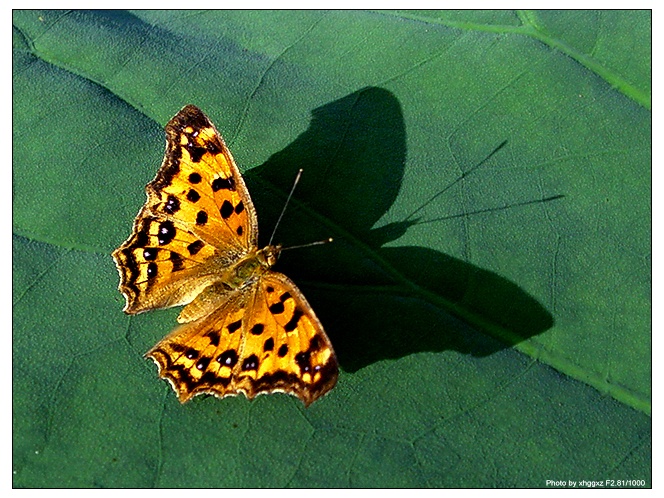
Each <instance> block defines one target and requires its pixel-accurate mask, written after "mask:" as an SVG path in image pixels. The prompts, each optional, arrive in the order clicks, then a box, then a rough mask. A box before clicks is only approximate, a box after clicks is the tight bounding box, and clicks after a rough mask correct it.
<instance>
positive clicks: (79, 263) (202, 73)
mask: <svg viewBox="0 0 664 498" xmlns="http://www.w3.org/2000/svg"><path fill="white" fill-rule="evenodd" d="M13 14H14V19H13V36H14V40H13V49H14V50H13V90H14V91H13V147H14V150H13V152H14V154H13V233H14V235H13V327H14V328H13V358H12V359H13V377H12V383H13V385H12V388H13V392H12V394H13V472H14V479H13V484H14V486H16V487H155V486H157V487H181V486H189V487H282V486H291V487H323V486H327V487H345V486H355V487H426V486H431V487H436V486H442V487H531V486H532V487H552V486H553V485H552V484H550V483H547V479H551V480H560V479H577V480H582V479H589V480H594V481H598V480H602V481H603V480H604V479H616V480H617V479H636V480H638V479H643V480H644V485H645V486H650V475H651V459H650V451H651V443H650V441H651V439H650V438H651V419H650V416H649V415H650V398H651V382H650V379H651V364H650V356H651V349H650V310H651V304H650V299H651V297H650V288H651V282H650V274H651V255H650V239H651V232H650V226H651V211H650V202H649V199H650V193H651V190H650V173H651V168H650V160H651V157H650V150H651V139H650V137H651V125H650V123H651V113H650V93H651V86H650V71H651V69H650V67H651V60H650V51H651V46H650V32H651V19H650V13H649V12H648V11H611V12H606V11H599V12H598V11H574V12H560V11H547V12H510V11H483V12H473V11H461V12H447V11H444V12H410V11H409V12H396V11H389V12H360V11H350V12H340V11H331V12H317V11H275V12H268V11H213V12H207V11H200V12H199V11H186V12H179V11H165V12H164V11H139V12H125V11H111V12H104V11H88V12H80V11H67V12H65V11H44V12H42V11H14V13H13ZM187 103H193V104H196V105H198V106H199V107H201V108H202V109H203V110H204V111H205V112H206V113H207V114H208V115H209V116H210V117H211V119H212V120H213V121H214V122H215V124H216V126H217V128H218V129H219V130H220V131H221V132H222V133H223V134H224V136H225V138H226V140H227V143H228V144H229V147H230V149H231V150H232V151H233V154H234V156H235V159H236V161H237V162H238V164H239V165H240V168H241V169H242V171H243V172H244V173H245V176H246V179H247V182H248V185H249V189H250V192H251V193H252V198H253V199H254V202H255V204H256V207H257V210H258V214H259V219H260V226H261V238H262V243H266V242H267V240H268V238H269V236H270V233H271V231H272V229H273V227H274V224H275V222H276V218H277V216H278V214H279V212H280V210H281V207H282V206H283V203H284V200H285V197H286V194H287V192H288V190H289V189H290V186H291V184H292V181H293V179H294V176H295V173H296V171H297V170H298V169H299V168H303V169H304V175H303V177H302V181H301V183H300V185H298V188H297V191H296V193H295V197H294V199H293V201H292V204H291V206H290V207H289V210H288V211H287V213H286V216H285V217H284V221H283V222H282V224H281V225H280V226H279V228H278V230H277V235H276V239H277V240H278V241H280V242H282V243H283V244H284V245H295V244H300V243H306V242H309V241H313V240H320V239H323V238H325V237H330V236H331V237H333V238H334V239H335V241H334V243H333V244H327V245H324V246H319V247H315V248H310V249H302V250H298V251H292V252H290V251H288V252H286V253H284V254H283V255H282V258H281V260H280V261H279V264H278V267H277V268H278V269H279V270H280V271H283V272H284V273H286V274H288V275H289V276H291V277H292V278H293V279H294V280H295V281H296V282H297V283H298V285H299V286H300V287H301V288H302V290H303V292H304V293H305V295H306V296H307V298H308V300H309V301H310V303H311V304H312V305H313V307H314V309H315V310H316V312H317V314H318V315H319V317H320V318H321V321H322V322H323V323H324V325H325V328H326V331H327V332H328V335H329V336H330V338H331V340H332V342H333V344H334V346H335V349H336V351H337V354H338V357H339V360H340V364H341V368H342V372H341V374H340V377H339V382H338V385H337V387H335V388H334V390H332V391H331V392H330V394H328V395H327V396H326V397H324V398H323V399H321V400H319V401H317V402H316V403H314V404H313V405H312V406H311V407H310V408H308V409H305V408H304V407H303V406H302V404H301V403H300V402H299V401H298V400H297V399H295V398H292V397H289V396H286V395H282V394H275V395H270V396H262V397H259V398H257V399H256V400H254V401H251V402H250V401H248V400H246V399H245V398H243V397H239V398H228V399H224V400H218V399H216V398H212V397H209V398H203V397H198V398H196V399H195V400H194V401H192V402H190V403H188V404H186V405H180V404H179V403H178V402H177V400H176V397H175V395H174V394H173V392H172V391H171V389H170V387H169V386H167V385H166V384H165V383H163V382H161V381H159V380H158V379H157V375H156V369H155V367H154V365H152V364H151V363H150V362H148V361H146V360H145V359H144V358H143V354H144V353H145V351H147V350H148V349H149V348H150V347H151V346H152V345H153V344H154V343H155V342H156V341H158V340H159V339H160V338H161V337H162V336H163V335H165V334H166V333H167V332H168V331H169V330H170V329H171V328H172V327H173V326H174V325H175V316H176V314H177V310H167V311H153V312H151V313H148V314H143V315H138V316H134V317H128V316H126V315H124V314H123V313H122V312H121V309H122V305H123V298H122V296H121V295H120V293H119V292H117V290H116V287H117V281H118V277H117V272H116V270H115V268H114V264H113V262H112V259H111V257H110V253H111V251H112V250H113V249H114V248H115V247H117V246H118V245H119V244H121V243H122V241H123V240H124V239H125V238H126V237H127V236H128V235H129V233H130V229H131V223H132V221H133V218H134V216H135V215H136V213H137V212H138V209H139V208H140V207H141V205H142V204H143V202H144V200H145V194H144V192H143V187H144V185H145V184H146V183H147V182H148V181H149V180H150V179H151V178H153V177H154V175H155V173H156V170H157V168H158V167H159V164H160V161H161V155H162V152H163V132H162V127H163V125H164V124H165V123H166V122H167V121H168V119H169V118H170V117H171V116H172V115H174V114H175V113H176V112H177V111H178V110H179V109H180V108H181V107H182V106H184V105H185V104H187ZM607 485H608V484H607ZM632 486H633V487H642V486H640V485H639V484H638V483H637V484H633V485H632ZM621 487H624V485H621Z"/></svg>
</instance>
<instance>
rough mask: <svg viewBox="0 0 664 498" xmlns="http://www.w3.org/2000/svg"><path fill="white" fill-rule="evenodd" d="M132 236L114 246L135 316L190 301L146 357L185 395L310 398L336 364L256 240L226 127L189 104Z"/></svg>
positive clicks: (310, 316)
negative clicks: (222, 129) (223, 129)
mask: <svg viewBox="0 0 664 498" xmlns="http://www.w3.org/2000/svg"><path fill="white" fill-rule="evenodd" d="M146 193H147V197H148V198H147V201H146V203H145V205H144V206H143V207H142V208H141V210H140V212H139V213H138V216H137V217H136V220H135V222H134V228H133V232H132V234H131V236H130V237H129V238H128V239H127V240H126V241H125V242H124V244H122V245H121V246H120V247H119V248H118V249H116V250H115V251H114V252H113V258H114V259H115V263H116V265H117V267H118V271H119V272H120V286H119V289H120V291H121V292H122V293H123V294H124V296H125V299H126V306H125V308H124V311H125V312H127V313H130V314H135V313H141V312H143V311H147V310H151V309H156V308H168V307H171V306H178V305H186V306H185V307H184V308H183V309H182V311H181V313H180V315H179V316H178V322H179V323H181V324H182V325H180V326H179V327H177V328H176V329H175V330H174V331H173V332H172V333H171V334H170V335H168V336H167V337H165V338H164V339H162V340H161V341H160V342H159V343H158V344H157V345H156V346H154V347H153V348H152V349H151V350H150V351H148V353H147V354H146V356H148V357H150V358H152V359H153V360H154V361H155V363H157V365H158V367H159V375H160V377H162V378H166V379H167V380H168V381H169V382H170V383H171V385H172V386H173V389H174V390H175V392H176V393H177V395H178V397H179V399H180V401H181V402H183V403H184V402H185V401H187V400H189V399H191V398H192V397H193V396H195V395H197V394H202V393H209V394H214V395H215V396H219V397H221V398H223V397H225V396H230V395H236V394H237V393H244V394H245V395H246V396H247V397H248V398H250V399H251V398H253V397H255V396H257V395H259V394H263V393H272V392H285V393H288V394H292V395H294V396H297V397H299V398H300V399H301V400H302V401H303V402H304V404H305V405H307V406H308V405H309V404H311V403H312V402H313V401H315V400H316V399H318V398H319V397H320V396H322V395H323V394H325V393H326V392H327V391H329V390H330V389H332V387H334V385H335V383H336V381H337V375H338V365H337V359H336V356H335V354H334V351H333V349H332V344H331V343H330V340H329V339H328V337H327V335H326V334H325V331H324V330H323V326H322V325H321V323H320V322H319V321H318V318H316V315H315V314H314V311H313V310H312V309H311V306H309V303H307V300H306V299H305V298H304V296H303V295H302V293H301V292H300V290H299V289H298V288H297V287H296V286H295V284H294V283H293V282H292V281H291V280H290V279H289V278H288V277H286V276H285V275H283V274H281V273H277V272H274V271H272V270H271V267H272V266H273V265H274V264H275V263H276V261H277V258H278V256H279V253H280V251H281V246H279V245H276V246H275V245H268V246H267V247H264V248H263V249H259V248H258V246H257V239H258V223H257V219H256V211H255V209H254V205H253V203H252V202H251V197H249V192H248V191H247V187H246V186H245V184H244V180H243V179H242V176H241V175H240V171H239V170H238V167H237V166H236V164H235V161H234V160H233V157H232V156H231V153H230V151H229V150H228V148H227V147H226V144H225V143H224V140H223V139H222V138H221V135H220V134H219V132H218V131H217V130H216V129H215V127H214V125H213V124H212V123H211V122H210V120H209V119H208V117H207V116H206V115H205V114H204V113H203V112H202V111H201V110H200V109H198V108H197V107H195V106H193V105H188V106H186V107H184V108H183V109H182V110H181V111H180V112H178V113H177V114H176V115H175V117H173V119H171V120H170V121H169V123H168V124H167V125H166V153H165V156H164V161H163V163H162V166H161V168H160V169H159V171H158V172H157V176H156V177H155V179H154V180H153V181H152V182H150V183H149V184H148V185H147V187H146Z"/></svg>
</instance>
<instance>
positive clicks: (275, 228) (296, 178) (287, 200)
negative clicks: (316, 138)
mask: <svg viewBox="0 0 664 498" xmlns="http://www.w3.org/2000/svg"><path fill="white" fill-rule="evenodd" d="M301 176H302V168H300V171H298V172H297V176H296V177H295V181H294V182H293V186H292V187H291V189H290V193H289V194H288V199H286V202H285V203H284V208H283V209H282V210H281V214H280V215H279V218H278V219H277V223H276V224H275V225H274V230H272V236H271V237H270V242H268V244H267V245H268V246H271V245H272V240H273V239H274V234H275V233H277V227H278V226H279V223H281V218H283V217H284V213H285V212H286V208H287V207H288V203H289V202H290V200H291V197H293V192H295V187H297V183H298V182H299V181H300V177H301Z"/></svg>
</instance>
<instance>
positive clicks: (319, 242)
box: [281, 237, 333, 251]
mask: <svg viewBox="0 0 664 498" xmlns="http://www.w3.org/2000/svg"><path fill="white" fill-rule="evenodd" d="M332 240H333V239H332V237H330V238H328V239H325V240H317V241H316V242H309V243H308V244H301V245H299V246H290V247H282V248H281V250H282V251H287V250H289V249H301V248H303V247H311V246H319V245H321V244H328V243H330V242H332Z"/></svg>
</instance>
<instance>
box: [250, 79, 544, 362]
mask: <svg viewBox="0 0 664 498" xmlns="http://www.w3.org/2000/svg"><path fill="white" fill-rule="evenodd" d="M405 161H406V131H405V125H404V120H403V116H402V113H401V106H400V104H399V102H398V100H397V99H396V97H395V96H394V95H393V94H392V93H390V92H389V91H387V90H384V89H381V88H376V87H367V88H363V89H361V90H359V91H356V92H354V93H352V94H350V95H348V96H346V97H343V98H341V99H339V100H335V101H333V102H330V103H329V104H326V105H323V106H321V107H319V108H317V109H315V110H314V111H313V113H312V120H311V124H310V126H309V128H308V129H307V130H306V131H305V132H304V133H302V134H301V135H300V136H298V137H297V139H296V140H295V141H294V142H292V143H291V144H290V145H288V146H287V147H286V148H284V149H283V150H281V151H279V152H277V153H276V154H274V155H272V156H271V157H270V158H269V159H268V160H267V161H266V162H265V163H264V164H263V165H261V166H260V167H257V168H254V169H252V170H251V171H249V172H248V173H247V175H246V179H247V183H248V184H249V190H250V192H252V198H253V199H254V203H255V204H256V208H257V211H258V214H259V223H260V225H261V228H262V230H261V241H260V242H261V245H264V244H267V243H268V240H269V238H270V235H271V231H272V227H274V224H275V223H276V220H277V217H278V215H279V210H280V208H275V206H280V207H281V206H282V205H283V203H284V201H285V197H286V193H287V192H288V191H289V190H290V188H291V186H292V182H293V179H294V178H295V176H296V174H297V171H298V170H299V169H300V168H302V169H303V170H304V174H303V176H302V179H301V181H300V184H299V185H298V186H297V189H296V191H295V194H294V197H293V199H292V201H291V205H290V206H289V208H288V211H287V212H286V214H285V216H284V218H283V221H282V222H281V225H280V226H279V227H278V229H277V234H276V237H275V241H276V242H281V243H283V244H284V245H285V246H288V245H298V244H302V243H306V242H310V241H315V240H322V239H325V238H327V237H330V236H332V237H333V238H334V242H333V243H331V244H326V245H323V246H319V247H313V248H308V249H302V250H297V251H293V252H290V251H285V252H284V253H282V256H281V258H280V261H279V263H278V264H277V267H276V269H277V270H279V271H282V272H284V273H286V274H287V275H289V276H290V277H291V278H292V279H293V280H294V281H295V282H296V283H297V284H298V286H300V288H301V289H302V291H303V293H304V294H305V296H306V297H307V299H308V300H309V302H310V304H311V305H312V307H313V309H314V310H315V311H316V314H317V315H318V316H319V318H320V319H321V321H322V323H323V324H324V326H325V329H326V331H327V333H328V335H329V336H330V339H331V341H332V343H333V345H334V347H335V350H336V352H337V355H338V358H339V363H340V365H341V367H342V368H343V369H344V370H345V371H349V372H354V371H356V370H358V369H360V368H363V367H365V366H367V365H369V364H371V363H374V362H376V361H379V360H384V359H396V358H401V357H404V356H406V355H410V354H413V353H419V352H440V351H445V350H454V351H458V352H460V353H465V354H470V355H473V356H486V355H489V354H492V353H494V352H497V351H499V350H502V349H504V348H507V347H511V346H513V345H514V344H517V343H519V342H521V341H523V340H526V339H528V338H529V337H532V336H534V335H537V334H540V333H542V332H544V331H545V330H547V329H549V328H550V327H551V326H552V325H553V317H552V315H551V313H549V312H548V311H547V310H546V309H545V308H544V307H543V306H542V305H541V304H540V303H539V302H537V300H535V299H534V298H533V297H532V296H530V295H529V294H528V293H527V292H525V291H524V290H522V289H521V288H520V287H519V286H518V285H517V284H515V283H514V282H511V281H509V280H508V279H506V278H504V277H502V276H500V275H498V274H496V273H494V272H491V271H488V270H485V269H482V268H480V267H478V266H475V265H473V264H470V263H468V262H465V261H462V260H460V259H457V258H454V257H452V256H449V255H447V254H444V253H442V252H439V251H435V250H432V249H428V248H424V247H387V246H386V244H388V243H390V242H392V241H396V240H398V239H399V238H400V237H401V236H403V235H404V234H405V233H406V232H407V231H408V229H409V228H411V227H412V226H414V225H416V224H418V223H420V221H419V220H418V219H417V218H412V219H406V220H404V221H401V222H395V223H390V224H387V225H384V226H382V227H380V228H373V227H374V225H375V224H376V223H377V221H378V220H380V219H381V217H382V216H383V215H384V214H385V212H386V211H387V210H388V209H389V208H390V207H391V205H392V203H393V202H394V201H395V199H396V197H397V194H398V193H399V190H400V188H401V181H402V177H403V174H404V167H405ZM443 190H444V189H443ZM441 192H442V191H441ZM507 208H509V206H508V207H506V209H507ZM439 222H441V223H444V220H439ZM266 228H269V229H266Z"/></svg>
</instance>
